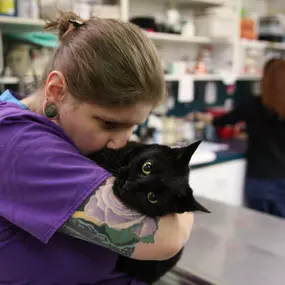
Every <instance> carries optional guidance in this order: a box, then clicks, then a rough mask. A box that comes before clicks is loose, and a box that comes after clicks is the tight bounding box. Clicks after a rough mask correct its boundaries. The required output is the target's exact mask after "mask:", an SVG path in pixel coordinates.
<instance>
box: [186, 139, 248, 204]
mask: <svg viewBox="0 0 285 285" xmlns="http://www.w3.org/2000/svg"><path fill="white" fill-rule="evenodd" d="M222 143H223V144H225V143H226V145H225V146H226V147H227V145H228V146H229V147H228V148H227V149H226V150H225V149H223V150H222V151H218V152H216V151H215V150H216V149H220V145H217V144H211V143H210V144H209V143H206V144H204V146H203V145H201V146H199V148H198V149H197V151H196V152H197V153H196V152H195V153H194V155H193V157H192V159H193V161H192V164H191V162H190V168H191V170H190V176H189V183H190V186H191V188H192V189H193V191H194V195H198V196H201V197H204V198H208V199H211V200H216V201H220V202H224V203H227V204H231V205H236V206H243V205H244V191H243V189H244V180H245V174H246V159H245V151H246V142H245V141H223V142H222ZM202 144H203V143H202ZM213 151H215V152H213ZM211 152H212V155H211ZM206 153H208V154H209V155H206ZM195 155H196V157H195ZM207 159H208V160H207Z"/></svg>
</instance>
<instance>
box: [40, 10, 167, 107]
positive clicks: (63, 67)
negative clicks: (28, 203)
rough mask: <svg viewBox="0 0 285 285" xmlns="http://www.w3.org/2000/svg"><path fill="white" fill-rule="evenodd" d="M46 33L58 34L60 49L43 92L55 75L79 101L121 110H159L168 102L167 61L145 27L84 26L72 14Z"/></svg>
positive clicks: (99, 22) (105, 22) (108, 22)
mask: <svg viewBox="0 0 285 285" xmlns="http://www.w3.org/2000/svg"><path fill="white" fill-rule="evenodd" d="M70 20H73V22H74V20H75V21H78V23H79V25H74V23H72V22H71V21H70ZM81 23H82V25H81ZM45 29H46V30H57V31H58V36H59V41H60V44H59V47H58V48H57V50H56V52H55V54H54V56H53V59H52V60H51V63H50V65H49V66H48V67H47V69H46V71H45V73H44V76H43V78H42V81H41V87H43V86H44V85H45V82H46V79H47V77H48V75H49V73H50V72H51V71H53V70H58V71H61V72H62V74H63V75H64V77H65V79H66V83H67V88H68V91H69V93H70V94H71V95H72V96H73V97H75V98H76V99H78V100H79V101H84V102H90V103H96V104H98V105H101V106H105V107H116V106H118V105H119V106H127V105H133V104H136V103H138V102H148V103H151V104H153V105H157V104H158V103H159V102H160V101H161V100H162V99H163V97H164V93H165V83H164V73H163V69H162V65H161V61H160V58H159V56H158V52H157V50H156V48H155V46H154V44H153V43H152V42H151V40H150V39H149V38H148V37H147V36H146V35H145V34H144V33H143V31H142V30H141V29H140V28H139V27H137V26H135V25H133V24H131V23H125V22H121V21H118V20H114V19H100V18H91V19H89V20H86V21H84V20H82V19H81V18H80V17H79V16H78V15H76V14H75V13H72V12H68V13H61V14H60V16H59V17H58V19H57V20H56V21H53V22H50V23H48V24H47V25H46V27H45Z"/></svg>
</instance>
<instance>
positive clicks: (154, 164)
mask: <svg viewBox="0 0 285 285" xmlns="http://www.w3.org/2000/svg"><path fill="white" fill-rule="evenodd" d="M199 144H200V141H198V142H195V143H193V144H191V145H189V146H186V147H182V148H170V147H168V146H162V145H143V144H133V145H129V146H128V151H127V152H125V156H124V157H122V158H121V163H122V165H121V167H120V169H119V171H118V173H117V175H116V180H115V184H114V188H113V189H114V193H115V194H116V195H117V196H118V197H119V198H121V199H122V201H123V202H124V203H125V204H127V205H128V206H130V207H131V208H133V209H136V210H137V211H139V212H141V213H142V214H146V215H148V216H164V215H166V214H169V213H183V212H187V211H203V212H209V211H208V210H207V209H206V208H204V207H203V206H202V205H201V204H199V203H198V202H197V201H196V200H195V198H194V196H193V191H192V189H191V188H190V186H189V171H190V169H189V162H190V159H191V157H192V155H193V153H194V152H195V150H196V149H197V147H198V146H199Z"/></svg>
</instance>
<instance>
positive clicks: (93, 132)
mask: <svg viewBox="0 0 285 285" xmlns="http://www.w3.org/2000/svg"><path fill="white" fill-rule="evenodd" d="M64 90H66V82H65V79H64V77H63V75H62V74H61V73H60V72H58V71H53V72H51V74H50V75H49V77H48V79H47V82H46V87H45V100H44V103H43V106H42V108H43V109H45V107H46V106H47V104H54V105H56V107H57V109H58V116H57V117H56V118H55V119H53V120H52V121H53V122H54V123H56V124H57V125H59V126H60V127H61V128H62V129H63V130H64V131H65V133H66V134H67V135H68V136H69V138H70V139H71V140H72V141H73V142H74V143H75V145H76V146H77V147H78V148H79V150H80V151H81V153H82V154H84V155H87V154H90V153H91V152H94V151H97V150H100V149H102V148H103V147H108V148H120V147H123V146H124V145H125V144H126V142H127V141H128V140H129V138H130V137H131V134H132V132H133V129H134V127H135V126H136V125H139V124H141V123H143V122H144V121H145V120H146V119H147V117H148V115H149V113H150V111H151V109H152V107H153V106H152V105H151V104H147V103H137V104H135V105H133V106H131V107H125V108H122V107H121V108H105V107H100V106H98V105H96V104H90V103H79V102H77V101H76V100H75V99H74V98H73V97H72V96H70V95H69V94H67V93H66V92H64Z"/></svg>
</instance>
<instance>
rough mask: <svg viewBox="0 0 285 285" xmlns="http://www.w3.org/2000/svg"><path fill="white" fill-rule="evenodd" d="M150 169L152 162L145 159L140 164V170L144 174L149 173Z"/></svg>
mask: <svg viewBox="0 0 285 285" xmlns="http://www.w3.org/2000/svg"><path fill="white" fill-rule="evenodd" d="M151 170H152V163H151V162H150V161H146V162H145V163H144V164H143V166H142V172H143V174H144V175H149V174H150V173H151Z"/></svg>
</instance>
